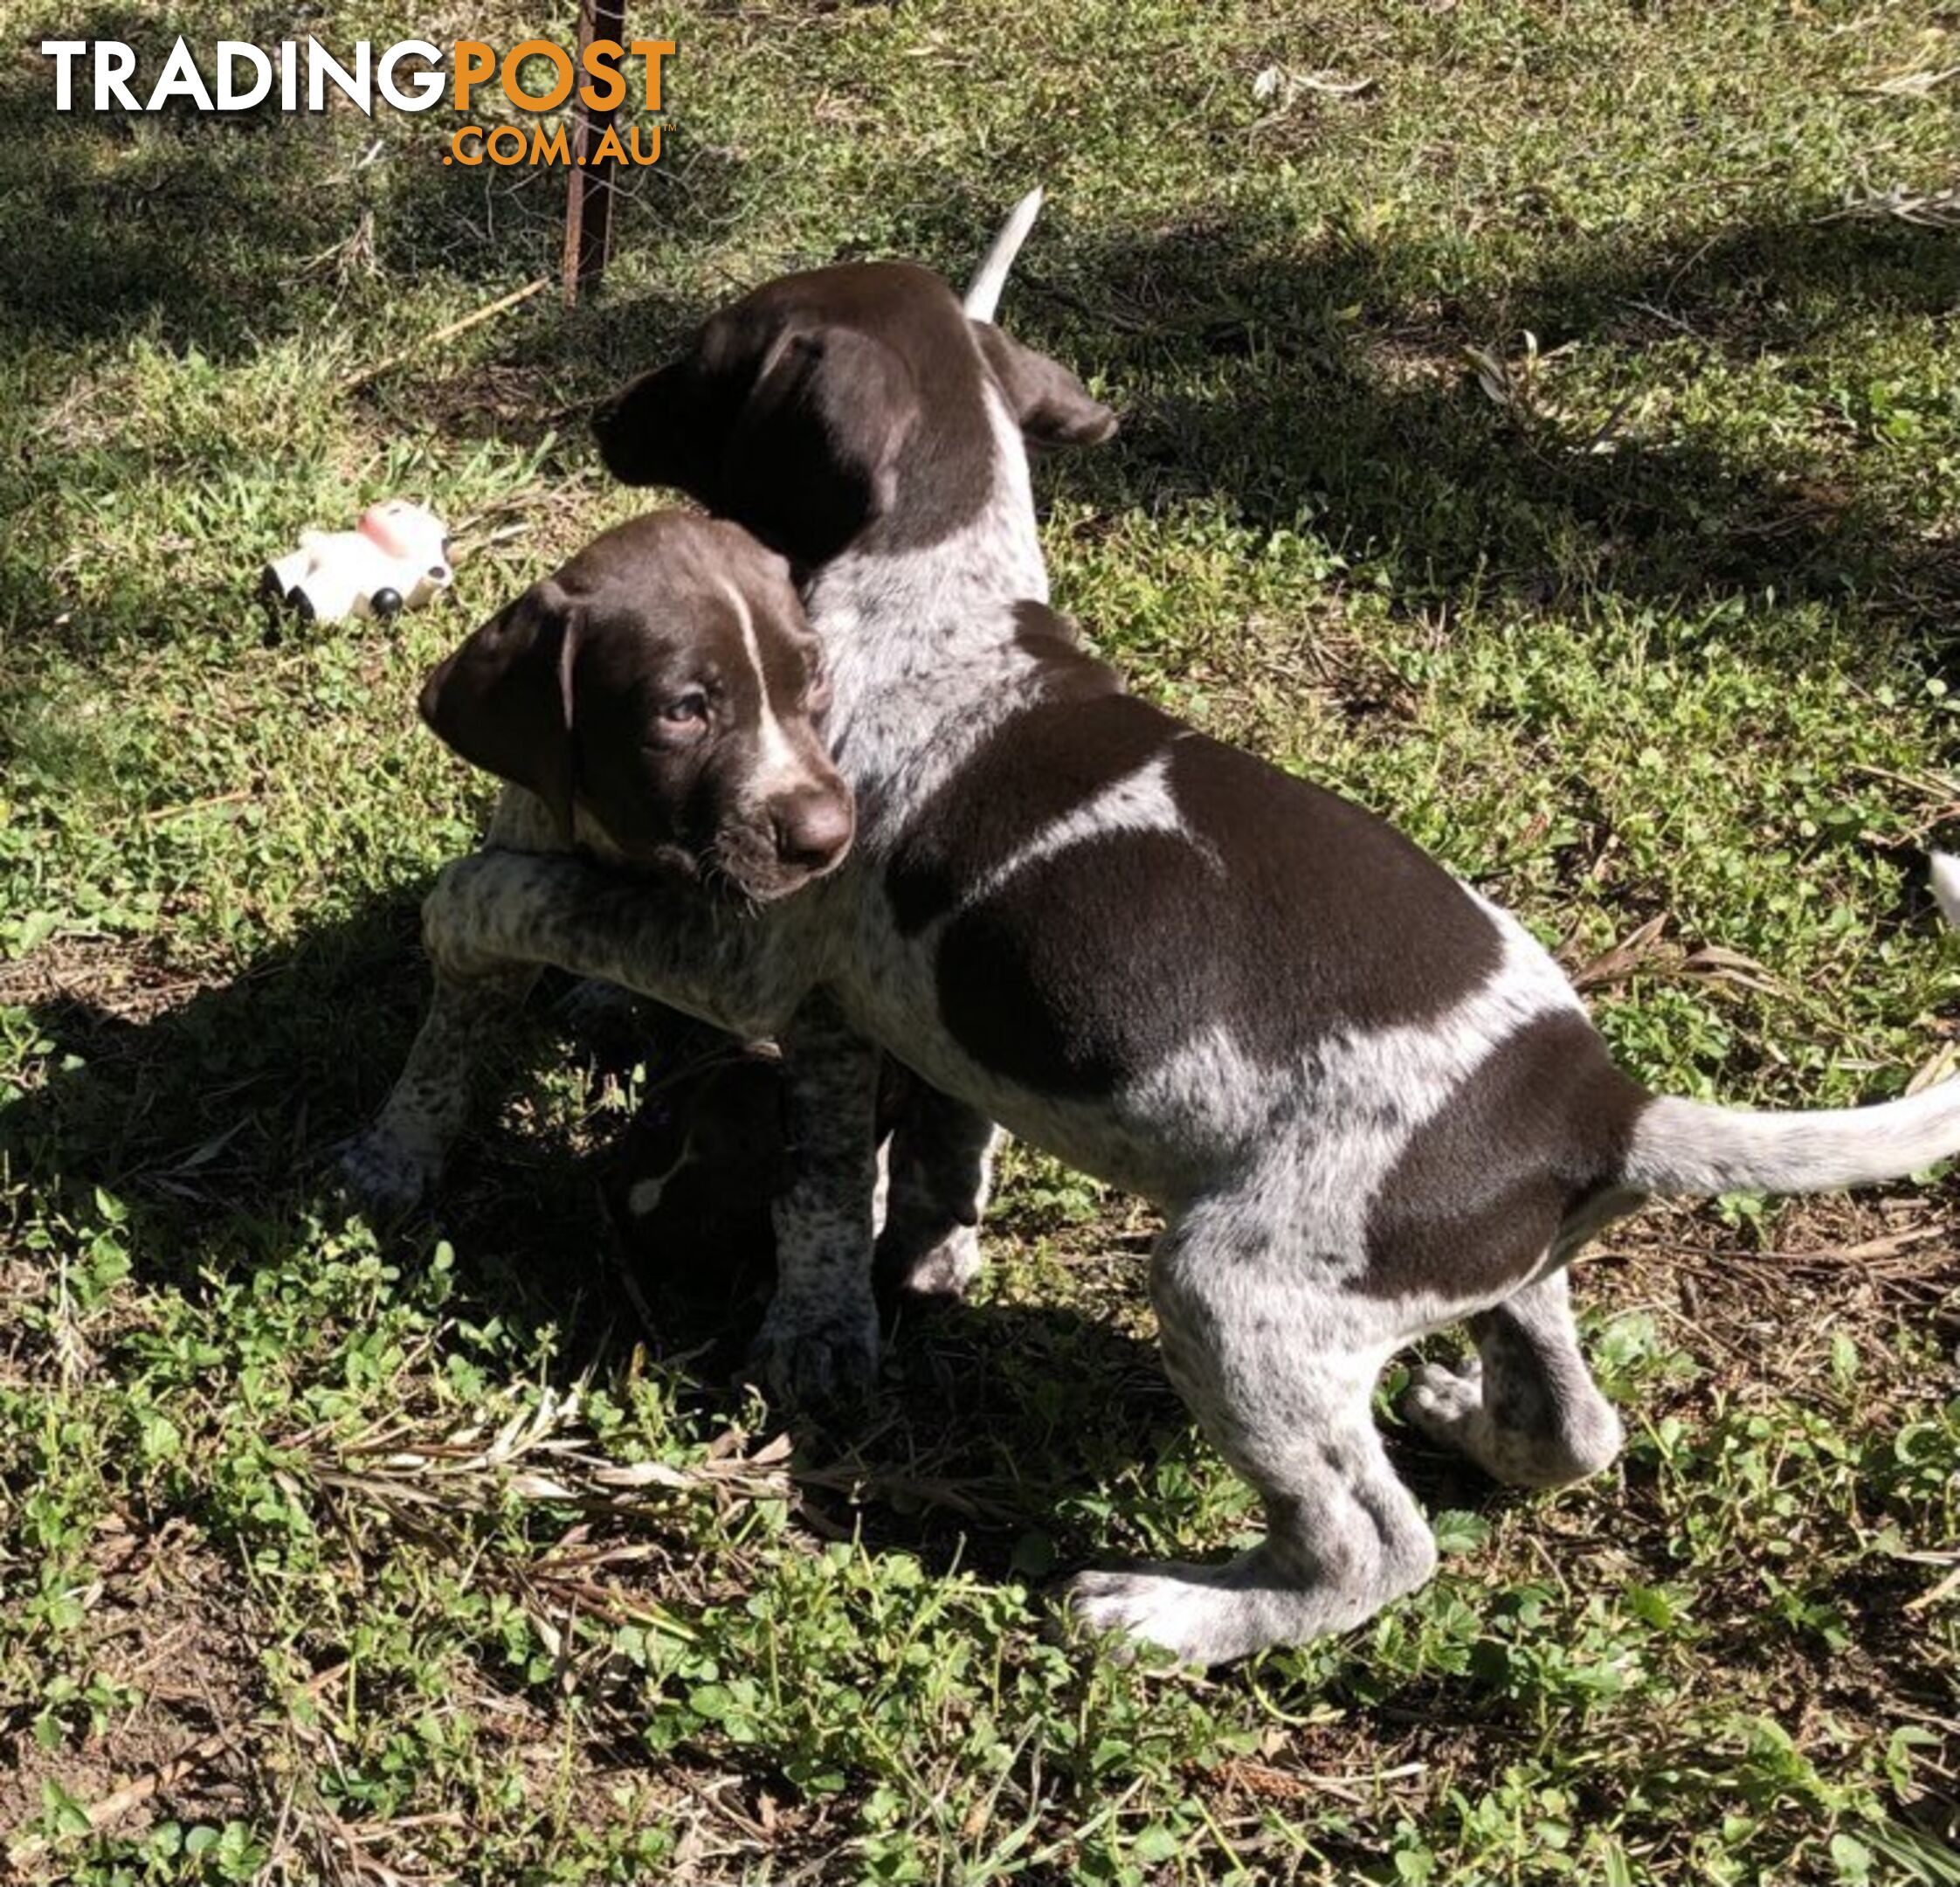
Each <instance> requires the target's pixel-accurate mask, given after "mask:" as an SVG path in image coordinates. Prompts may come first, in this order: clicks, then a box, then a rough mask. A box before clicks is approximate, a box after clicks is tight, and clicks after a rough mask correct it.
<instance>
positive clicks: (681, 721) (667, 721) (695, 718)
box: [656, 688, 707, 733]
mask: <svg viewBox="0 0 1960 1887" xmlns="http://www.w3.org/2000/svg"><path fill="white" fill-rule="evenodd" d="M656 712H657V713H658V715H659V719H660V722H661V725H662V726H664V727H668V728H672V729H674V730H675V731H676V732H677V733H684V732H686V731H687V730H688V729H700V728H704V727H706V726H707V693H706V691H705V690H704V689H701V688H689V689H688V690H687V693H686V694H685V695H675V696H674V697H673V700H672V701H668V702H661V703H660V705H659V708H658V709H657V710H656Z"/></svg>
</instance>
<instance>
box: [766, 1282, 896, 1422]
mask: <svg viewBox="0 0 1960 1887" xmlns="http://www.w3.org/2000/svg"><path fill="white" fill-rule="evenodd" d="M749 1374H750V1375H751V1376H752V1377H753V1378H755V1379H756V1380H757V1381H759V1382H760V1383H761V1384H762V1385H763V1387H764V1388H765V1389H767V1390H768V1391H769V1393H770V1394H771V1395H772V1396H777V1397H780V1398H782V1399H783V1400H786V1401H788V1402H790V1403H793V1404H802V1405H804V1406H811V1405H816V1404H821V1403H825V1402H836V1401H840V1400H852V1401H863V1400H866V1399H867V1398H868V1397H869V1396H870V1394H871V1392H872V1389H873V1386H874V1385H875V1384H876V1382H877V1380H878V1312H877V1310H876V1309H875V1308H874V1307H873V1305H872V1304H871V1303H869V1302H868V1301H866V1302H865V1303H858V1302H857V1301H855V1300H854V1299H853V1300H851V1301H848V1302H839V1303H832V1304H825V1305H822V1306H811V1305H808V1304H790V1303H785V1302H784V1301H783V1298H781V1297H780V1296H779V1297H777V1298H776V1301H775V1303H772V1304H770V1308H769V1314H768V1315H767V1316H766V1317H764V1318H763V1327H762V1329H761V1330H760V1331H758V1332H757V1333H756V1341H755V1344H754V1345H753V1347H752V1348H751V1349H750V1351H749Z"/></svg>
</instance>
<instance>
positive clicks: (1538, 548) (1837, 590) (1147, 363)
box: [1008, 219, 1960, 655]
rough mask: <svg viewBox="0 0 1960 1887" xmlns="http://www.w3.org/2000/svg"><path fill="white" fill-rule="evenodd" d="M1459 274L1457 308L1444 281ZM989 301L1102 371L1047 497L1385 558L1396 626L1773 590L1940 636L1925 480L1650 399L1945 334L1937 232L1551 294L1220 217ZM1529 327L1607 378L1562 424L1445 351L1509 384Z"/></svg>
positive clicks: (1832, 391)
mask: <svg viewBox="0 0 1960 1887" xmlns="http://www.w3.org/2000/svg"><path fill="white" fill-rule="evenodd" d="M1453 277H1461V278H1465V280H1464V281H1463V285H1462V286H1461V287H1458V288H1456V289H1453V290H1452V289H1445V288H1442V287H1439V281H1442V280H1451V279H1453ZM1011 298H1012V299H1011V305H1010V308H1009V311H1008V319H1009V320H1010V321H1011V322H1015V323H1016V325H1017V327H1018V331H1019V332H1020V333H1021V334H1022V335H1023V336H1024V338H1026V339H1029V340H1032V341H1033V342H1036V343H1037V344H1041V343H1042V342H1045V341H1049V340H1052V341H1054V342H1056V343H1057V344H1058V345H1059V347H1060V348H1061V349H1062V350H1063V351H1064V352H1065V354H1066V356H1067V357H1070V358H1071V359H1072V360H1073V363H1075V364H1077V365H1078V366H1086V367H1089V368H1092V369H1093V370H1095V371H1097V372H1098V373H1100V374H1101V375H1102V376H1104V377H1106V380H1107V384H1108V388H1109V390H1110V392H1111V395H1112V396H1113V397H1115V400H1116V401H1117V403H1118V404H1119V406H1120V407H1121V411H1122V412H1123V416H1124V421H1125V430H1124V433H1123V435H1122V437H1121V439H1120V440H1119V443H1118V446H1117V449H1116V450H1115V451H1114V452H1112V453H1105V454H1101V455H1091V456H1086V457H1083V458H1081V459H1080V460H1071V461H1070V463H1069V465H1068V467H1067V469H1066V474H1065V476H1066V479H1067V480H1068V484H1069V487H1070V488H1071V490H1072V492H1073V494H1074V495H1075V496H1077V497H1079V498H1080V499H1081V500H1083V501H1086V502H1087V503H1088V504H1090V505H1091V506H1093V507H1094V508H1096V509H1098V510H1101V511H1103V512H1112V513H1113V512H1121V511H1141V512H1144V513H1152V512H1156V511H1160V510H1163V509H1165V508H1171V507H1175V506H1177V504H1179V503H1181V502H1183V501H1188V500H1190V499H1191V498H1194V497H1209V496H1212V495H1223V496H1224V497H1225V499H1226V500H1227V501H1228V502H1229V504H1230V506H1231V508H1232V512H1233V514H1234V515H1236V516H1237V517H1238V518H1239V520H1240V521H1242V522H1245V523H1246V524H1249V525H1252V526H1253V527H1255V528H1259V529H1285V528H1297V527H1298V526H1299V525H1300V524H1301V522H1302V521H1303V520H1306V521H1310V522H1311V524H1312V526H1313V528H1314V529H1316V530H1317V531H1319V532H1321V533H1322V534H1324V535H1325V536H1328V537H1329V538H1331V539H1332V540H1333V541H1334V542H1335V543H1336V544H1337V545H1339V546H1341V547H1342V548H1343V549H1344V550H1346V552H1347V553H1348V554H1349V556H1351V557H1353V558H1355V559H1356V560H1360V559H1370V560H1373V559H1382V560H1386V561H1388V562H1390V563H1391V564H1392V566H1393V574H1394V576H1395V577H1396V580H1397V584H1398V592H1399V594H1400V595H1401V596H1402V598H1403V599H1404V600H1405V601H1408V602H1411V603H1418V604H1425V605H1426V604H1430V603H1442V604H1445V605H1451V604H1461V603H1463V602H1465V601H1467V600H1469V599H1471V598H1474V597H1476V596H1478V595H1480V594H1487V593H1491V592H1499V593H1508V594H1510V595H1513V596H1515V598H1519V599H1520V600H1522V601H1524V602H1525V603H1527V604H1532V605H1543V604H1552V603H1562V604H1563V603H1570V602H1573V601H1575V600H1578V599H1580V598H1583V597H1584V596H1585V595H1589V594H1592V593H1598V592H1608V593H1611V594H1614V595H1618V596H1620V597H1624V598H1632V599H1636V600H1642V601H1646V600H1651V601H1653V602H1657V603H1673V602H1676V601H1680V600H1690V601H1692V600H1694V599H1716V598H1727V597H1732V596H1738V595H1740V596H1756V597H1760V596H1761V595H1762V594H1763V592H1765V591H1770V590H1772V589H1773V590H1774V591H1775V592H1776V594H1777V597H1778V598H1782V599H1784V600H1791V599H1802V598H1824V599H1830V598H1842V597H1844V596H1846V595H1850V594H1854V595H1856V596H1858V597H1860V598H1864V599H1866V600H1867V601H1869V602H1871V603H1872V604H1874V605H1878V606H1879V607H1880V608H1881V610H1882V611H1883V612H1885V613H1886V614H1888V616H1891V617H1894V618H1895V619H1898V620H1899V621H1900V623H1901V626H1905V627H1907V628H1908V629H1909V630H1910V631H1912V632H1915V633H1918V634H1920V635H1922V636H1924V637H1926V638H1928V639H1932V640H1935V641H1938V640H1941V639H1943V637H1944V636H1946V635H1948V634H1950V624H1951V622H1952V620H1953V618H1954V615H1955V612H1956V606H1957V605H1960V543H1955V542H1954V541H1953V540H1952V539H1951V537H1950V536H1934V535H1929V520H1930V519H1931V518H1932V517H1933V515H1934V513H1935V511H1936V507H1934V506H1932V505H1931V497H1932V496H1933V495H1934V494H1928V493H1927V492H1926V490H1925V488H1924V487H1923V485H1922V484H1915V481H1913V480H1908V479H1904V478H1899V477H1894V478H1893V479H1891V480H1887V479H1885V478H1883V477H1880V478H1870V479H1867V478H1865V477H1863V476H1858V477H1856V478H1853V477H1850V476H1846V461H1845V460H1842V459H1840V460H1838V461H1836V462H1833V463H1831V464H1825V463H1823V462H1821V461H1820V460H1819V459H1818V457H1817V455H1816V453H1815V452H1814V449H1813V448H1812V447H1811V446H1806V445H1805V444H1803V443H1798V444H1794V445H1793V444H1791V443H1789V442H1788V441H1787V438H1786V434H1787V430H1788V429H1787V428H1785V427H1784V426H1782V425H1779V424H1778V423H1777V421H1776V419H1775V418H1762V419H1760V420H1759V421H1757V422H1756V424H1755V425H1749V426H1748V427H1747V430H1746V432H1745V431H1743V429H1742V428H1740V427H1737V426H1736V425H1730V426H1729V427H1727V428H1726V429H1718V428H1717V427H1715V425H1712V424H1710V423H1708V422H1707V421H1705V420H1691V419H1687V418H1682V417H1680V415H1679V413H1678V412H1677V411H1675V410H1674V408H1673V406H1672V405H1671V402H1672V401H1673V400H1674V397H1675V395H1676V394H1677V393H1679V392H1680V391H1682V390H1683V387H1684V384H1685V383H1686V382H1687V381H1688V380H1690V379H1692V378H1694V377H1697V376H1700V375H1701V374H1703V373H1706V372H1721V373H1728V372H1735V373H1738V374H1740V373H1744V372H1747V371H1749V370H1750V368H1751V365H1752V363H1756V362H1758V361H1763V360H1767V361H1770V362H1771V363H1775V362H1776V361H1777V356H1781V355H1783V354H1784V353H1790V352H1795V351H1796V350H1798V349H1804V348H1806V347H1817V346H1821V345H1825V344H1837V343H1840V342H1843V341H1844V340H1846V339H1847V338H1852V337H1856V336H1859V335H1863V334H1866V333H1867V332H1869V331H1870V330H1871V329H1872V328H1873V327H1874V324H1875V323H1878V322H1881V321H1885V320H1888V319H1889V320H1898V319H1913V318H1927V317H1939V316H1941V315H1943V314H1944V313H1945V312H1946V311H1948V310H1950V308H1952V307H1953V306H1954V305H1955V303H1956V301H1960V245H1956V244H1954V243H1953V242H1952V241H1951V240H1950V238H1946V237H1944V236H1943V234H1942V233H1941V232H1935V231H1928V230H1922V229H1915V228H1912V227H1910V226H1908V225H1900V224H1895V223H1873V222H1862V221H1851V220H1843V221H1831V222H1785V223H1779V224H1773V225H1746V226H1741V227H1729V226H1723V227H1718V228H1715V229H1713V230H1710V231H1708V232H1704V233H1701V234H1700V235H1698V236H1687V237H1678V238H1670V239H1668V240H1667V241H1665V242H1661V243H1655V242H1652V241H1649V240H1647V239H1646V238H1642V237H1640V236H1639V235H1636V234H1627V233H1621V234H1618V235H1616V236H1614V237H1611V238H1605V239H1600V238H1576V239H1575V240H1574V241H1573V242H1572V244H1571V245H1570V246H1569V248H1568V249H1567V250H1566V251H1565V252H1564V253H1563V257H1562V259H1561V261H1560V263H1559V265H1558V266H1557V267H1556V269H1553V270H1551V271H1549V272H1547V273H1541V274H1538V275H1536V276H1527V277H1525V278H1523V279H1520V280H1503V279H1493V280H1487V281H1484V280H1477V279H1476V277H1475V274H1474V273H1473V268H1472V266H1471V265H1470V264H1468V263H1467V262H1466V261H1465V260H1464V259H1460V258H1456V259H1445V258H1440V257H1435V256H1425V254H1423V253H1421V252H1410V251H1402V250H1398V249H1397V248H1396V247H1394V246H1393V245H1391V244H1387V243H1371V242H1367V241H1363V240H1361V239H1358V238H1353V237H1351V236H1347V235H1343V234H1342V233H1341V232H1334V233H1331V234H1326V235H1322V236H1321V237H1319V238H1315V239H1314V240H1312V241H1309V242H1307V243H1304V244H1303V243H1301V241H1300V240H1298V239H1297V238H1293V237H1290V236H1289V235H1288V234H1287V232H1284V231H1280V230H1277V229H1266V230H1261V229H1260V227H1259V226H1258V225H1255V224H1252V223H1249V222H1247V221H1246V220H1244V219H1239V220H1234V221H1232V222H1225V223H1219V224H1217V225H1207V226H1201V227H1189V228H1183V229H1177V230H1172V231H1169V232H1160V233H1154V234H1151V235H1148V236H1138V235H1129V234H1117V235H1115V236H1102V235H1096V234H1086V235H1084V236H1082V237H1081V238H1073V237H1065V238H1062V239H1061V240H1059V241H1058V242H1055V243H1052V244H1051V245H1050V246H1049V248H1048V249H1047V250H1046V251H1043V250H1041V249H1040V248H1039V245H1038V246H1037V249H1036V251H1035V255H1034V259H1031V261H1030V264H1029V266H1028V267H1027V269H1026V270H1025V273H1024V276H1023V279H1022V280H1021V281H1020V283H1019V285H1018V296H1017V295H1016V293H1015V291H1011ZM1016 301H1018V307H1017V306H1016V305H1015V302H1016ZM1017 314H1018V321H1016V316H1017ZM1043 314H1046V316H1047V317H1048V320H1047V321H1043V320H1042V319H1041V318H1040V317H1041V316H1042V315H1043ZM1525 330H1529V331H1530V332H1532V333H1533V334H1534V335H1536V337H1537V342H1538V345H1539V350H1540V355H1539V357H1540V360H1541V362H1542V361H1543V359H1544V357H1545V356H1548V355H1550V354H1552V353H1554V352H1555V350H1557V349H1563V348H1567V347H1571V348H1573V349H1576V350H1577V352H1578V353H1579V356H1580V357H1581V358H1582V359H1583V358H1584V357H1585V356H1588V355H1591V356H1594V357H1595V358H1597V357H1600V356H1605V357H1606V358H1607V359H1609V360H1610V362H1611V366H1612V370H1613V372H1614V374H1615V377H1616V384H1614V385H1613V386H1612V387H1611V389H1610V390H1608V391H1605V392H1600V391H1598V390H1592V391H1589V392H1588V394H1587V395H1586V396H1584V398H1585V400H1586V404H1585V406H1584V410H1583V411H1563V410H1562V406H1561V395H1562V391H1563V389H1562V386H1561V383H1560V378H1559V376H1558V374H1557V373H1556V371H1555V370H1549V369H1547V368H1544V367H1541V368H1540V370H1539V372H1538V377H1537V385H1536V388H1529V389H1526V390H1524V391H1518V390H1517V387H1518V383H1517V382H1516V381H1514V383H1513V388H1512V391H1514V394H1515V397H1514V400H1513V403H1512V404H1502V403H1500V402H1499V401H1497V400H1495V399H1494V398H1492V397H1490V395H1489V393H1487V391H1485V390H1484V389H1483V388H1481V387H1480V384H1479V383H1478V377H1477V376H1476V375H1475V373H1474V372H1473V369H1472V364H1471V363H1470V361H1469V359H1468V357H1467V354H1466V351H1465V350H1466V349H1470V348H1477V349H1483V350H1486V351H1487V353H1489V354H1493V355H1495V356H1499V357H1501V358H1502V359H1504V360H1505V361H1506V362H1507V363H1508V364H1509V365H1510V366H1512V367H1513V368H1515V367H1516V366H1517V365H1518V363H1520V362H1521V360H1522V355H1523V343H1522V333H1523V332H1524V331H1525ZM1775 371H1776V373H1777V376H1778V377H1779V378H1782V379H1787V380H1788V381H1790V382H1793V383H1795V384H1798V385H1799V386H1802V387H1804V388H1805V397H1806V398H1807V399H1809V400H1811V401H1812V402H1815V403H1817V404H1820V405H1823V406H1825V407H1826V408H1828V409H1832V411H1831V414H1830V417H1828V418H1825V420H1824V421H1823V423H1822V426H1821V430H1822V431H1824V432H1830V433H1834V434H1836V435H1837V436H1839V437H1846V436H1849V435H1852V434H1854V433H1857V432H1860V429H1862V431H1863V433H1864V435H1865V436H1866V439H1867V446H1868V452H1869V453H1882V452H1883V449H1884V448H1883V447H1882V446H1879V445H1877V444H1875V443H1872V442H1871V441H1872V436H1873V432H1874V427H1875V425H1877V424H1878V422H1879V421H1880V420H1881V419H1882V418H1883V414H1882V412H1881V411H1874V409H1873V408H1872V407H1871V406H1870V405H1869V404H1868V401H1869V398H1870V394H1869V390H1868V389H1867V387H1866V386H1865V384H1864V382H1863V378H1862V377H1861V376H1860V377H1859V379H1858V385H1857V387H1856V388H1855V390H1843V389H1839V388H1837V387H1834V386H1830V385H1825V386H1819V385H1815V384H1810V382H1812V381H1813V380H1814V376H1815V373H1816V363H1812V362H1809V361H1805V360H1803V359H1798V360H1797V361H1795V362H1793V363H1791V365H1789V366H1788V367H1787V368H1783V367H1777V368H1776V370H1775ZM1519 379H1520V380H1522V376H1520V377H1519ZM1747 397H1748V396H1747V394H1746V392H1744V393H1738V394H1737V395H1736V399H1737V401H1738V404H1739V405H1740V404H1741V403H1742V402H1743V401H1745V400H1746V398H1747ZM1879 397H1880V398H1881V400H1882V399H1883V398H1884V397H1885V395H1884V393H1883V392H1882V391H1881V394H1880V395H1879ZM1900 397H1901V398H1903V399H1906V400H1908V401H1909V399H1910V397H1911V394H1910V390H1909V389H1904V390H1900ZM1847 401H1848V404H1846V402H1847ZM1840 405H1841V406H1842V408H1843V410H1842V411H1836V410H1835V409H1836V408H1837V407H1839V406H1840ZM1595 409H1596V410H1595ZM1742 410H1743V411H1744V412H1745V413H1746V407H1744V408H1743V409H1742ZM1650 411H1651V414H1652V417H1651V418H1650V417H1649V415H1650ZM1912 419H1913V416H1912V415H1911V414H1910V413H1908V415H1907V423H1908V424H1910V423H1912ZM1745 425H1746V420H1745ZM1865 449H1866V448H1860V450H1861V451H1863V450H1865ZM1853 469H1854V470H1855V471H1857V472H1859V473H1862V472H1863V470H1864V469H1865V461H1861V462H1860V463H1859V464H1857V465H1856V466H1855V467H1853ZM1880 469H1881V472H1882V471H1883V470H1884V469H1885V468H1884V467H1880ZM1915 501H1916V503H1917V506H1918V508H1917V509H1916V510H1915V508H1914V504H1915ZM1765 653H1769V652H1767V651H1766V652H1765ZM1791 653H1792V654H1793V655H1794V654H1795V653H1796V652H1794V651H1792V652H1791Z"/></svg>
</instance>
